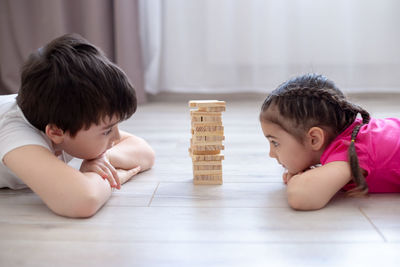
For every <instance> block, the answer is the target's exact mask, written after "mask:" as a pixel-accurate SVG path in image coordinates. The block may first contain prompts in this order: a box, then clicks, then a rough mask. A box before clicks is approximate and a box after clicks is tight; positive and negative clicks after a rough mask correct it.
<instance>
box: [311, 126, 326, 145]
mask: <svg viewBox="0 0 400 267" xmlns="http://www.w3.org/2000/svg"><path fill="white" fill-rule="evenodd" d="M307 137H308V138H307V139H308V144H309V145H310V147H311V149H312V150H314V151H318V150H320V149H322V148H323V147H324V144H325V141H326V132H325V131H324V129H322V128H320V127H312V128H310V130H308V132H307Z"/></svg>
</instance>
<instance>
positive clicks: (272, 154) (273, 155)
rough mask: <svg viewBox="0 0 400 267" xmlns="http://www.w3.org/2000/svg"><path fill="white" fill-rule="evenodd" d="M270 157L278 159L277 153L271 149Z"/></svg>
mask: <svg viewBox="0 0 400 267" xmlns="http://www.w3.org/2000/svg"><path fill="white" fill-rule="evenodd" d="M269 156H270V157H271V158H276V154H275V151H274V150H273V149H272V148H270V150H269Z"/></svg>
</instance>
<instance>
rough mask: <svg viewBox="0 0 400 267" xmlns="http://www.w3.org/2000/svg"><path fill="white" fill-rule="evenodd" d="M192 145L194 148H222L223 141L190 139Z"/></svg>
mask: <svg viewBox="0 0 400 267" xmlns="http://www.w3.org/2000/svg"><path fill="white" fill-rule="evenodd" d="M190 145H191V146H192V147H193V146H222V145H223V144H222V140H221V141H195V140H193V138H192V139H190Z"/></svg>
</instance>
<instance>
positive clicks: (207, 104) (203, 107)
mask: <svg viewBox="0 0 400 267" xmlns="http://www.w3.org/2000/svg"><path fill="white" fill-rule="evenodd" d="M189 107H191V108H196V107H197V109H198V111H204V112H221V111H225V107H226V103H225V101H219V100H191V101H189Z"/></svg>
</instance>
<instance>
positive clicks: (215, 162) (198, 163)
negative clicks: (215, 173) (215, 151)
mask: <svg viewBox="0 0 400 267" xmlns="http://www.w3.org/2000/svg"><path fill="white" fill-rule="evenodd" d="M203 165H222V160H204V161H193V166H203Z"/></svg>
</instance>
